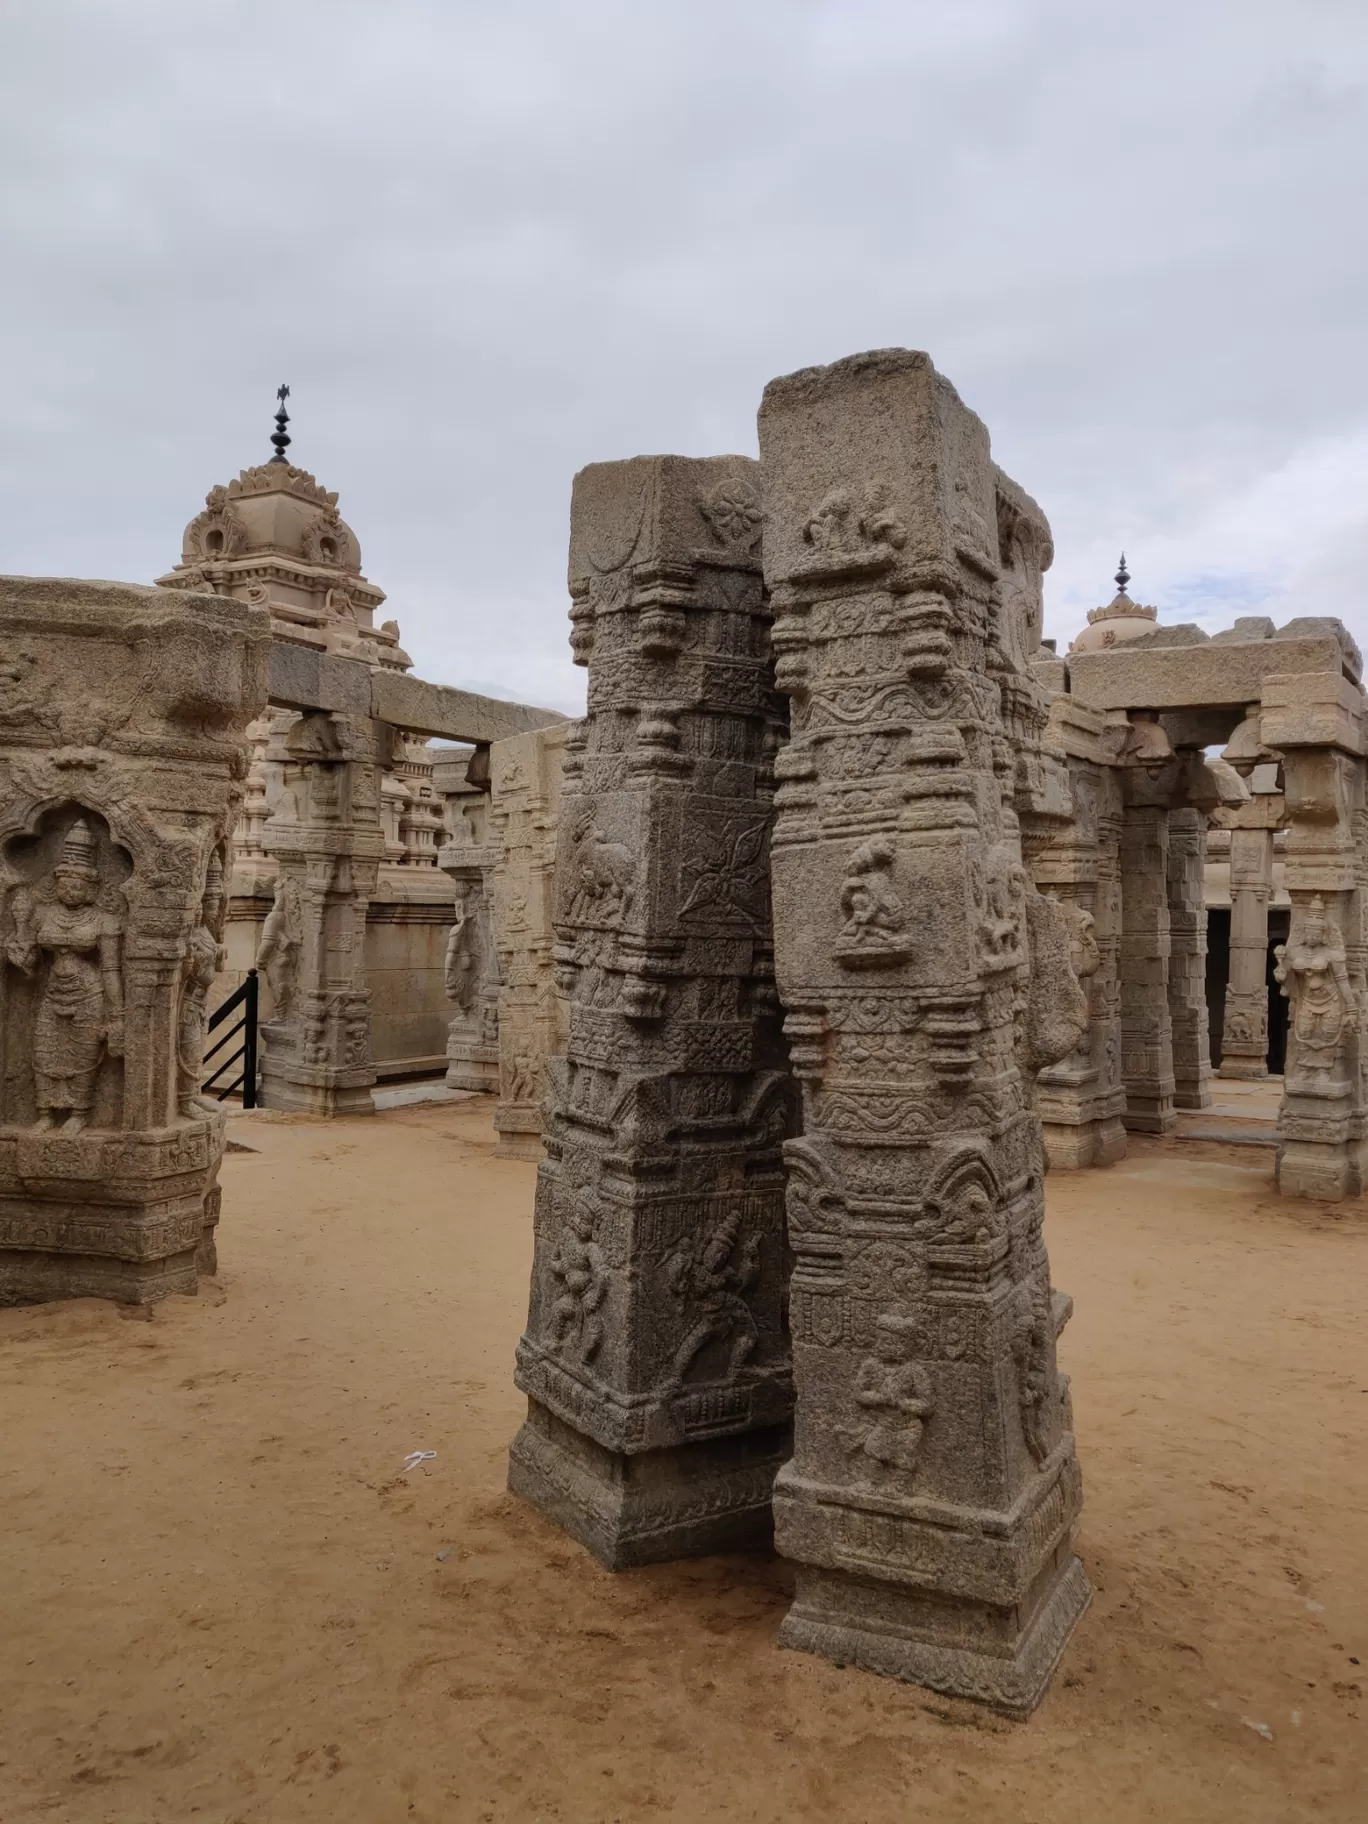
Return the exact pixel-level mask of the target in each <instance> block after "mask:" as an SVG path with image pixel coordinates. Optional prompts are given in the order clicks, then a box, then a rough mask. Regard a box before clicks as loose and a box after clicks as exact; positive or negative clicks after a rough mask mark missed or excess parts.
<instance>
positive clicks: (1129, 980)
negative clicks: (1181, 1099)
mask: <svg viewBox="0 0 1368 1824" xmlns="http://www.w3.org/2000/svg"><path fill="white" fill-rule="evenodd" d="M1123 783H1124V790H1125V794H1126V804H1125V811H1124V814H1123V817H1122V821H1121V845H1120V861H1121V952H1120V980H1121V1074H1122V1080H1123V1082H1124V1084H1125V1089H1126V1112H1125V1116H1124V1120H1125V1124H1126V1127H1127V1128H1128V1130H1129V1131H1130V1132H1131V1133H1138V1134H1168V1133H1172V1131H1173V1129H1174V1127H1175V1126H1176V1125H1177V1121H1178V1117H1177V1114H1176V1112H1175V1110H1174V1105H1173V1092H1174V1080H1173V1024H1172V1016H1171V1015H1170V1012H1169V952H1170V944H1171V938H1170V931H1169V900H1168V867H1169V822H1168V820H1169V812H1168V804H1169V799H1170V797H1171V792H1172V786H1171V781H1170V779H1169V776H1168V773H1167V772H1166V773H1165V774H1164V776H1163V778H1162V779H1157V780H1156V779H1154V778H1153V777H1152V776H1151V775H1150V774H1149V773H1148V772H1147V771H1146V769H1144V768H1142V767H1135V768H1132V769H1129V770H1127V771H1126V772H1125V773H1124V774H1123Z"/></svg>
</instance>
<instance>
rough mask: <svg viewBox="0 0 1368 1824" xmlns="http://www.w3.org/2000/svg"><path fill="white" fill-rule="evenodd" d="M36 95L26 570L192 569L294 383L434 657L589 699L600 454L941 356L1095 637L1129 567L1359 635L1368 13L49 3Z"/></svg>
mask: <svg viewBox="0 0 1368 1824" xmlns="http://www.w3.org/2000/svg"><path fill="white" fill-rule="evenodd" d="M0 72H3V73H0V158H3V169H4V171H5V174H6V181H5V184H4V189H3V196H2V197H0V241H2V244H3V248H4V260H3V270H4V273H5V283H4V285H3V286H2V287H0V335H2V338H3V339H2V340H0V346H3V348H4V349H5V351H6V357H5V358H6V369H7V371H6V377H5V399H6V407H7V410H6V413H5V423H4V429H3V432H0V440H2V441H0V567H3V568H6V569H17V570H22V571H34V572H65V573H76V574H91V575H94V574H113V575H118V576H122V577H127V578H131V579H139V578H147V577H151V576H154V575H156V574H158V573H159V572H160V571H161V570H162V569H163V568H164V567H165V566H166V565H167V564H168V563H169V562H170V561H171V560H172V559H173V557H174V556H175V554H176V552H177V550H178V540H179V534H180V529H181V526H182V524H183V523H184V522H185V521H186V520H187V519H188V518H190V517H191V515H192V514H193V513H194V512H195V510H196V508H197V507H198V505H199V504H200V502H201V500H202V498H203V495H204V492H205V490H206V489H207V488H208V487H209V485H210V484H211V483H213V482H215V481H219V480H223V479H226V478H227V477H229V476H230V475H232V474H233V473H235V472H236V470H237V469H238V468H239V467H241V466H243V465H244V464H246V463H249V462H253V461H257V460H260V459H261V458H262V457H263V456H264V455H265V454H266V453H268V446H267V444H266V436H267V433H268V432H269V429H270V412H271V403H272V394H273V392H274V389H275V386H276V383H277V382H278V381H279V380H281V379H288V380H289V381H290V383H291V385H292V387H293V388H294V397H293V399H292V405H293V407H294V409H295V414H296V416H295V422H294V425H293V427H292V428H293V429H294V432H295V437H296V442H295V444H294V447H293V450H292V452H291V453H292V455H294V456H295V457H296V458H297V460H299V461H300V462H302V463H303V464H304V465H305V466H307V467H309V468H311V469H312V470H313V471H314V472H315V473H317V474H318V476H319V478H320V479H321V480H323V481H325V482H326V483H327V485H328V486H330V487H334V488H337V489H339V490H340V491H341V494H342V505H343V509H344V511H345V512H346V513H347V514H348V516H349V518H350V519H351V521H352V523H353V524H354V525H355V527H356V529H357V531H358V533H359V535H360V537H361V541H362V545H363V549H364V552H365V558H366V566H367V571H368V574H370V575H371V576H372V577H373V578H374V580H376V581H377V582H378V583H380V584H381V585H382V586H383V587H384V588H386V589H387V590H388V591H389V592H390V605H389V607H388V608H387V610H386V612H387V613H389V612H392V613H394V614H395V615H397V616H398V618H399V619H400V621H401V624H402V626H403V630H404V639H405V644H406V646H407V647H408V649H409V651H410V652H412V653H413V654H414V656H415V658H416V660H417V661H418V664H419V666H420V669H422V670H423V671H424V672H426V673H427V674H428V675H430V676H434V677H441V678H445V679H449V680H451V681H462V680H468V679H472V678H475V677H480V678H484V679H486V680H489V681H494V682H497V683H499V684H500V685H501V686H503V687H504V688H505V689H507V690H508V691H509V692H512V693H516V694H519V695H523V696H526V697H530V698H532V699H534V700H540V701H546V702H550V703H563V704H569V705H573V704H574V703H575V701H576V700H577V698H578V695H579V690H580V685H579V682H578V674H576V673H575V672H574V671H573V669H572V668H571V666H570V664H569V660H568V653H567V649H566V645H565V621H564V547H565V533H566V521H567V512H568V500H569V483H570V477H571V475H572V473H573V472H574V470H575V469H576V468H577V467H579V466H580V465H581V464H582V463H584V462H586V461H590V460H595V459H599V458H605V457H613V456H621V455H630V454H635V453H637V452H638V451H645V450H659V449H674V450H680V451H683V452H685V453H698V454H702V453H709V452H712V451H717V450H721V449H738V450H743V451H753V450H754V447H755V443H754V412H755V408H756V405H757V403H758V401H759V395H760V391H761V388H762V387H763V385H764V382H765V381H766V380H767V379H768V378H770V377H771V376H772V375H774V374H776V373H781V372H784V371H787V370H788V369H790V368H793V367H796V366H800V365H804V364H806V363H809V362H813V361H823V360H829V359H832V358H835V357H836V356H838V355H841V354H844V353H848V352H850V351H852V350H854V349H858V348H865V347H873V346H880V345H883V344H887V343H904V344H909V345H912V346H918V347H925V348H927V349H929V350H930V351H931V352H932V354H933V355H934V356H935V359H936V361H937V363H938V365H939V366H940V367H941V368H942V369H943V370H944V371H945V372H947V373H948V374H949V375H950V376H951V377H952V378H953V379H954V381H955V383H956V385H957V386H958V387H959V389H960V391H961V393H962V394H963V396H964V397H965V399H966V400H967V401H968V402H969V403H970V404H971V405H972V406H974V408H975V409H976V410H977V411H979V412H980V413H981V414H982V415H983V416H984V418H985V419H986V420H987V421H988V423H989V425H990V427H991V429H992V432H993V437H994V444H995V451H996V453H997V455H998V457H999V460H1000V461H1002V462H1003V463H1004V465H1005V466H1006V467H1008V468H1009V469H1010V470H1011V471H1012V472H1013V473H1014V474H1015V475H1017V476H1018V477H1019V478H1020V479H1021V480H1022V481H1023V482H1024V483H1025V485H1026V486H1028V487H1029V488H1030V489H1031V491H1032V492H1033V493H1034V494H1035V495H1036V497H1037V498H1038V499H1039V500H1040V501H1041V503H1042V505H1044V506H1045V508H1046V510H1047V511H1048V512H1049V513H1050V515H1051V518H1052V520H1053V522H1054V525H1055V531H1056V539H1057V544H1058V548H1059V558H1058V560H1057V564H1056V571H1055V574H1054V577H1053V579H1052V588H1051V616H1050V618H1051V622H1052V626H1053V629H1054V630H1055V631H1057V632H1060V633H1063V634H1065V635H1067V633H1069V632H1070V631H1072V630H1073V627H1074V626H1075V625H1076V624H1077V621H1078V620H1079V618H1080V617H1081V613H1082V610H1083V609H1084V608H1085V607H1087V606H1089V605H1091V604H1092V603H1094V602H1096V601H1099V600H1102V599H1104V596H1105V592H1106V584H1107V581H1108V578H1109V577H1110V573H1111V570H1112V568H1113V567H1114V563H1115V556H1116V552H1117V551H1118V550H1119V549H1120V547H1121V546H1122V545H1124V546H1125V547H1126V549H1127V551H1128V554H1129V555H1130V557H1131V560H1132V569H1133V570H1134V571H1135V573H1136V577H1137V588H1139V589H1140V592H1141V593H1142V594H1144V595H1145V596H1146V597H1147V599H1158V600H1159V601H1160V602H1161V605H1162V603H1163V601H1164V594H1163V591H1164V590H1168V591H1170V592H1171V594H1172V596H1173V599H1174V600H1175V601H1178V600H1181V601H1182V602H1183V603H1184V613H1185V614H1188V615H1190V614H1192V613H1194V612H1195V613H1197V614H1199V615H1203V614H1205V615H1207V616H1209V617H1211V618H1212V619H1213V624H1214V622H1215V620H1218V619H1221V618H1227V617H1228V615H1229V614H1231V613H1233V612H1235V611H1237V609H1238V607H1239V606H1240V605H1241V604H1240V601H1239V599H1238V598H1239V595H1240V593H1241V591H1243V590H1246V589H1247V590H1248V591H1249V592H1250V596H1251V599H1252V597H1253V595H1254V594H1256V593H1258V594H1260V596H1261V600H1265V601H1266V600H1274V601H1278V602H1281V601H1283V600H1285V599H1286V600H1291V598H1292V596H1294V595H1295V596H1296V597H1297V604H1296V606H1295V608H1289V612H1294V611H1295V612H1304V611H1307V609H1308V608H1310V607H1311V606H1312V605H1313V604H1312V603H1310V602H1308V601H1304V600H1303V599H1302V598H1303V596H1304V595H1305V593H1306V592H1308V591H1309V592H1311V593H1313V594H1315V595H1316V596H1317V599H1318V600H1325V601H1329V600H1334V601H1335V602H1336V603H1337V604H1338V607H1337V608H1336V609H1333V610H1332V611H1339V612H1346V609H1345V606H1344V604H1345V603H1348V604H1349V608H1348V610H1347V611H1348V612H1349V613H1350V616H1351V618H1352V617H1353V616H1354V615H1355V614H1356V613H1357V609H1356V606H1355V603H1356V594H1355V589H1356V583H1357V578H1359V577H1361V576H1362V574H1363V571H1364V566H1365V545H1366V544H1368V489H1366V488H1364V487H1363V485H1362V478H1363V464H1364V461H1365V450H1368V356H1365V351H1364V339H1363V335H1362V321H1363V314H1364V292H1365V277H1366V276H1368V252H1365V245H1364V237H1363V234H1362V232H1361V229H1360V228H1359V226H1358V218H1359V216H1360V215H1361V213H1362V196H1363V180H1364V174H1365V152H1366V151H1368V15H1365V14H1364V11H1363V9H1362V6H1361V5H1360V4H1358V3H1357V0H1355V3H1354V4H1343V5H1339V4H1317V3H1316V0H1286V3H1277V4H1274V3H1272V0H1243V3H1241V4H1220V3H1205V4H1204V3H1200V0H1199V3H1195V4H1194V3H1193V0H1187V3H1186V4H1176V3H1175V0H1157V3H1156V4H1152V5H1151V6H1149V7H1147V8H1146V9H1143V11H1140V12H1137V11H1135V10H1133V9H1120V8H1111V7H1099V6H1097V5H1095V4H1091V3H1088V0H1059V3H1053V4H1052V3H1048V0H1044V3H1038V4H1012V3H1008V0H999V3H996V4H994V3H974V0H960V4H958V5H956V6H954V7H946V6H944V5H941V4H939V3H938V0H920V3H909V0H839V3H837V4H809V3H803V0H788V3H784V0H747V4H745V5H737V4H735V0H732V3H731V4H720V3H718V0H691V3H690V4H688V5H683V4H676V5H668V4H641V3H640V0H634V3H632V4H627V3H625V0H624V3H621V4H616V5H614V4H607V3H605V0H581V4H578V5H572V4H569V3H568V0H567V3H564V4H555V3H551V0H522V3H518V0H512V3H508V0H506V3H504V4H499V5H493V4H488V5H487V4H469V3H466V4H432V5H421V4H412V3H404V0H400V3H397V4H396V3H393V0H391V3H390V4H386V5H383V6H381V5H376V4H374V0H365V3H346V0H343V3H340V4H339V3H338V0H291V3H290V4H284V5H282V4H279V3H278V0H277V3H275V4H262V3H260V0H243V3H241V4H238V5H236V6H234V7H232V8H212V9H211V8H209V7H200V6H186V5H185V4H184V3H183V0H122V3H121V4H120V5H119V6H118V7H109V6H108V5H107V4H97V3H95V0H91V3H88V4H84V5H82V4H77V3H76V0H44V4H43V5H41V6H27V7H23V6H18V5H13V4H12V5H10V6H9V7H8V8H5V9H4V10H3V12H0ZM1355 475H1356V476H1357V477H1358V484H1359V485H1358V487H1357V492H1355V487H1354V483H1353V477H1354V476H1355ZM1308 505H1309V507H1310V509H1311V510H1308ZM1270 519H1272V520H1274V521H1277V522H1279V523H1276V524H1274V525H1272V526H1270V523H1269V522H1270ZM1242 547H1243V549H1242ZM1270 611H1274V610H1272V609H1270ZM1359 630H1360V632H1361V633H1362V632H1363V631H1365V628H1364V626H1363V624H1362V622H1360V629H1359Z"/></svg>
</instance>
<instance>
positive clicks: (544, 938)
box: [489, 723, 569, 1159]
mask: <svg viewBox="0 0 1368 1824" xmlns="http://www.w3.org/2000/svg"><path fill="white" fill-rule="evenodd" d="M566 732H567V725H566V724H565V723H559V724H558V725H557V726H555V727H554V728H543V729H538V730H537V732H536V733H535V734H531V735H515V736H514V737H513V738H512V740H509V741H497V742H495V744H494V746H493V747H492V748H491V749H490V780H491V786H492V791H491V795H490V806H489V811H490V824H491V834H492V836H493V838H494V840H495V843H496V845H497V849H498V857H499V859H498V861H497V863H496V864H495V867H494V874H493V880H492V883H491V886H492V902H493V909H494V918H493V926H494V941H495V944H496V946H497V949H498V954H499V1106H498V1107H497V1108H496V1109H495V1111H494V1126H495V1128H496V1130H497V1132H498V1135H499V1144H498V1146H497V1147H495V1149H494V1152H495V1157H496V1158H500V1159H540V1158H541V1157H542V1138H541V1132H542V1101H543V1083H542V1077H543V1072H544V1070H545V1067H546V1061H547V1059H548V1058H552V1057H557V1056H560V1055H561V1054H562V1053H563V1052H564V1051H565V1046H566V1041H567V1038H568V1036H569V1005H568V1003H567V1001H566V1000H565V998H564V996H563V995H561V994H560V993H559V992H558V990H557V987H556V970H555V964H554V961H553V957H552V950H553V948H554V945H555V932H554V931H553V929H552V918H553V915H554V912H555V896H554V891H553V888H554V884H555V878H554V877H555V862H556V831H557V827H558V822H559V815H560V796H561V768H562V764H563V760H564V754H565V738H566Z"/></svg>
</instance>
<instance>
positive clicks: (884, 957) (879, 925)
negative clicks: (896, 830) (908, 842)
mask: <svg viewBox="0 0 1368 1824" xmlns="http://www.w3.org/2000/svg"><path fill="white" fill-rule="evenodd" d="M894 860H895V855H894V849H893V844H892V843H891V842H890V841H889V840H888V838H887V837H885V836H876V837H874V838H873V839H872V840H871V841H869V842H864V843H861V844H860V846H859V848H858V849H856V850H855V852H854V854H852V855H851V857H850V859H849V861H848V862H847V863H846V876H845V879H844V880H843V881H842V882H841V915H842V917H843V918H844V920H845V922H844V924H843V925H842V926H841V929H840V935H839V942H838V944H837V946H836V952H835V954H836V956H837V958H838V959H839V960H840V961H841V962H842V963H844V964H845V966H846V967H847V968H848V969H880V968H891V967H892V966H893V965H895V964H897V963H900V962H903V961H904V960H905V959H906V957H907V956H908V955H909V953H910V946H909V944H908V943H907V940H906V937H905V931H906V926H907V915H906V913H905V911H904V910H903V903H902V899H901V898H900V896H899V895H898V893H897V892H896V891H895V890H894V887H893V864H894Z"/></svg>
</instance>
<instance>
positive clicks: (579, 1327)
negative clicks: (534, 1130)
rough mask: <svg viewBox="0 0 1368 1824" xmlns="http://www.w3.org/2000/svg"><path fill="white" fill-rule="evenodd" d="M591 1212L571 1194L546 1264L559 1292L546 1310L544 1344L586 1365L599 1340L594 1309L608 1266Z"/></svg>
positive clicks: (583, 1200) (577, 1194) (603, 1292)
mask: <svg viewBox="0 0 1368 1824" xmlns="http://www.w3.org/2000/svg"><path fill="white" fill-rule="evenodd" d="M594 1228H595V1211H594V1206H593V1203H592V1202H591V1201H590V1199H589V1198H588V1197H587V1196H586V1195H585V1194H584V1193H583V1192H575V1193H572V1195H571V1198H570V1207H569V1209H568V1211H567V1212H566V1215H565V1222H564V1226H563V1227H562V1229H561V1234H560V1240H559V1242H558V1244H557V1246H556V1251H555V1253H554V1254H553V1255H552V1256H551V1259H550V1261H549V1262H548V1265H549V1267H550V1270H551V1277H552V1278H553V1279H554V1280H555V1281H556V1282H557V1283H558V1285H559V1288H560V1289H559V1291H558V1293H557V1295H556V1297H555V1299H554V1301H553V1303H552V1306H551V1317H550V1337H549V1341H550V1345H551V1347H552V1349H555V1350H558V1351H559V1350H571V1349H573V1350H574V1351H575V1353H576V1354H577V1355H578V1356H579V1357H580V1359H581V1361H585V1362H588V1361H592V1360H593V1358H594V1356H595V1355H596V1354H597V1353H598V1348H599V1345H600V1343H601V1342H602V1341H603V1320H602V1319H601V1318H600V1316H599V1308H600V1306H601V1305H602V1304H603V1301H604V1299H605V1298H606V1297H607V1295H608V1268H607V1266H606V1264H605V1262H604V1259H603V1250H602V1248H600V1246H599V1245H598V1243H597V1241H595V1239H594Z"/></svg>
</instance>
